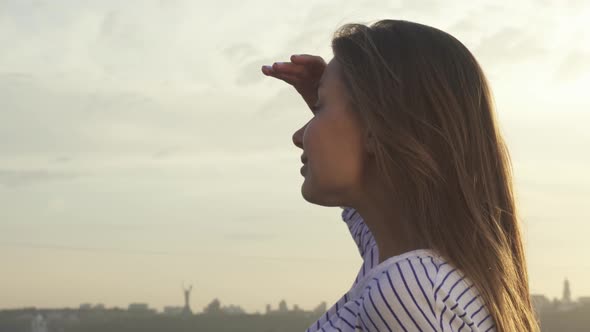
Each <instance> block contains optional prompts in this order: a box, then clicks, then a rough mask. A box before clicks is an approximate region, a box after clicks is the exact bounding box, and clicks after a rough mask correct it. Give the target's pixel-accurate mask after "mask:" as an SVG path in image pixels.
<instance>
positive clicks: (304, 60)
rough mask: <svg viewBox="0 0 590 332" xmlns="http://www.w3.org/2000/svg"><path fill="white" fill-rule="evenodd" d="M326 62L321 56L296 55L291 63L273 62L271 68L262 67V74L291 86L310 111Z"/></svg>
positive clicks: (316, 95) (316, 96) (315, 98)
mask: <svg viewBox="0 0 590 332" xmlns="http://www.w3.org/2000/svg"><path fill="white" fill-rule="evenodd" d="M325 68H326V61H324V59H322V57H321V56H317V55H309V54H296V55H292V56H291V62H275V63H274V64H273V65H272V66H262V73H263V74H264V75H266V76H272V77H274V78H278V79H280V80H282V81H285V82H287V83H289V84H290V85H292V86H293V87H294V88H295V90H297V92H299V94H300V95H301V97H303V100H305V102H306V103H307V106H309V108H310V109H311V108H312V107H313V106H314V105H315V103H316V101H317V99H318V85H319V82H320V78H321V77H322V73H323V72H324V69H325Z"/></svg>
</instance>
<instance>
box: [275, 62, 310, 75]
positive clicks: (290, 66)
mask: <svg viewBox="0 0 590 332" xmlns="http://www.w3.org/2000/svg"><path fill="white" fill-rule="evenodd" d="M272 69H273V70H274V71H276V72H281V73H285V74H289V75H305V72H306V71H305V66H303V65H299V64H294V63H291V62H275V63H273V65H272Z"/></svg>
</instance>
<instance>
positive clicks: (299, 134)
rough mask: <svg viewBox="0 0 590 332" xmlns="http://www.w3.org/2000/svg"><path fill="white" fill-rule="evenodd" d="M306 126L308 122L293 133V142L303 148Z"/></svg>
mask: <svg viewBox="0 0 590 332" xmlns="http://www.w3.org/2000/svg"><path fill="white" fill-rule="evenodd" d="M306 126H307V124H305V126H303V127H301V128H299V130H297V131H296V132H295V133H294V134H293V144H295V146H298V147H299V148H301V149H303V132H304V131H305V127H306Z"/></svg>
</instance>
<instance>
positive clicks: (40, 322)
mask: <svg viewBox="0 0 590 332" xmlns="http://www.w3.org/2000/svg"><path fill="white" fill-rule="evenodd" d="M31 332H48V329H47V321H46V320H45V318H43V315H41V314H37V316H35V318H33V321H32V322H31Z"/></svg>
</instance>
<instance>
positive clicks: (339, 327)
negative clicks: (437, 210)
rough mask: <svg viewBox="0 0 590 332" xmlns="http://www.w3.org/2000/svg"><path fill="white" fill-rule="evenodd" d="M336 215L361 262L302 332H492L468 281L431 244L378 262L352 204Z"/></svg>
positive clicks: (371, 237) (377, 256) (471, 284)
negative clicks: (348, 285) (336, 297)
mask: <svg viewBox="0 0 590 332" xmlns="http://www.w3.org/2000/svg"><path fill="white" fill-rule="evenodd" d="M341 208H342V209H343V210H342V220H343V221H345V222H346V224H347V226H348V229H349V230H350V233H351V235H352V237H353V239H354V241H355V243H356V244H357V246H358V249H359V253H360V255H361V257H362V258H363V263H362V265H361V267H360V269H359V272H358V274H357V276H356V279H355V281H354V283H353V284H352V287H351V288H350V290H348V291H347V292H346V293H344V295H343V296H342V297H341V298H340V299H339V300H338V301H337V302H336V303H334V305H332V307H331V308H330V309H328V311H326V313H325V314H324V315H322V316H321V317H320V318H319V319H318V320H317V321H316V322H314V323H313V324H312V325H311V326H310V327H309V328H308V329H307V330H306V332H316V331H323V332H335V331H339V332H353V331H354V332H361V331H362V332H377V331H379V332H385V331H477V332H480V331H481V332H495V331H496V329H495V326H494V321H493V319H492V317H491V316H490V314H489V313H488V311H487V309H486V308H485V306H484V305H483V300H482V298H481V297H480V294H479V292H478V291H477V290H476V288H475V287H474V285H473V283H472V282H471V281H470V280H469V279H468V278H466V277H465V276H464V275H463V274H462V273H461V271H459V270H458V269H456V268H455V267H454V266H453V265H451V264H450V263H448V262H446V261H445V260H444V259H443V258H442V256H440V255H438V254H437V253H436V252H435V251H433V250H431V249H417V250H412V251H408V252H405V253H403V254H400V255H397V256H392V257H389V258H387V259H385V260H384V261H383V262H381V263H380V264H379V263H378V259H379V253H378V251H377V250H378V249H377V245H376V242H375V239H374V238H373V235H372V234H371V231H370V230H369V228H368V227H367V225H366V224H365V223H364V220H363V218H362V217H361V216H360V215H359V214H358V212H357V211H356V210H355V209H354V208H350V207H341Z"/></svg>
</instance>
